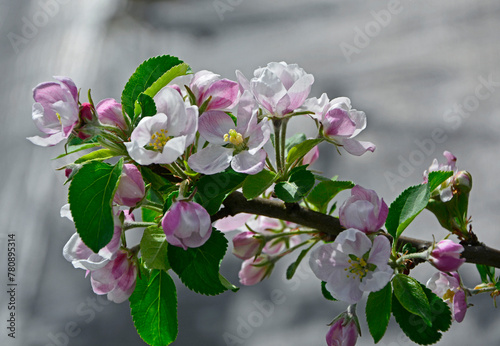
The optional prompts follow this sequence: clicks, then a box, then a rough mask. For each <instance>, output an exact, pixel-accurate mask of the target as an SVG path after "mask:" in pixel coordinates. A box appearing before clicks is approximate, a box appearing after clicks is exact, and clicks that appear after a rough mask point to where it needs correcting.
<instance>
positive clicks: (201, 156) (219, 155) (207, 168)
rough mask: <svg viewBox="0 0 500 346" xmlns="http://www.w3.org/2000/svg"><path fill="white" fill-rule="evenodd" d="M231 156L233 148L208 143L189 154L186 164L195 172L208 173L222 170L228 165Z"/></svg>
mask: <svg viewBox="0 0 500 346" xmlns="http://www.w3.org/2000/svg"><path fill="white" fill-rule="evenodd" d="M232 158H233V149H229V148H224V147H221V146H219V145H209V146H208V147H206V148H203V149H202V150H200V151H198V152H197V153H196V154H194V155H191V156H190V157H189V159H188V164H189V166H190V167H191V169H192V170H194V171H195V172H198V173H202V174H208V175H210V174H215V173H219V172H222V171H224V170H225V169H226V168H227V167H229V163H230V162H231V159H232Z"/></svg>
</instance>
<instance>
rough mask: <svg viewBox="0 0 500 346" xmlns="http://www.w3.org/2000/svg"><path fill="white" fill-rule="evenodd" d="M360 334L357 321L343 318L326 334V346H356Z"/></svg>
mask: <svg viewBox="0 0 500 346" xmlns="http://www.w3.org/2000/svg"><path fill="white" fill-rule="evenodd" d="M343 315H345V313H344V314H343ZM358 334H359V332H358V327H357V326H356V322H355V320H354V319H349V318H346V317H344V316H342V317H340V318H339V319H337V320H336V321H335V322H334V323H333V324H332V325H331V327H330V330H328V333H326V344H327V345H328V346H354V345H356V341H357V340H358Z"/></svg>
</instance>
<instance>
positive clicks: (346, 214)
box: [339, 185, 389, 233]
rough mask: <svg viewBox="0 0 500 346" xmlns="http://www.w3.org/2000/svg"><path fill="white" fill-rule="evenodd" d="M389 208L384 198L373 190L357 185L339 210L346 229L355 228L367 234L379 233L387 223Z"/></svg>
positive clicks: (341, 221)
mask: <svg viewBox="0 0 500 346" xmlns="http://www.w3.org/2000/svg"><path fill="white" fill-rule="evenodd" d="M388 213H389V208H388V207H387V204H386V203H385V202H384V199H383V198H379V197H378V195H377V193H376V192H375V191H373V190H368V189H364V188H362V187H361V186H359V185H356V186H354V187H353V188H352V190H351V197H350V198H349V199H348V200H347V201H345V202H344V204H342V206H341V207H340V209H339V219H340V223H341V224H342V226H344V227H345V228H355V229H358V230H360V231H362V232H365V233H373V232H377V231H378V230H379V229H380V227H382V226H383V225H384V223H385V219H386V218H387V214H388Z"/></svg>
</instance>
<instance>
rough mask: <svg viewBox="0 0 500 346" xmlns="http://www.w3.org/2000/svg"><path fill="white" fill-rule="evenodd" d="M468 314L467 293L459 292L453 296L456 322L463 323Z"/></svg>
mask: <svg viewBox="0 0 500 346" xmlns="http://www.w3.org/2000/svg"><path fill="white" fill-rule="evenodd" d="M466 312H467V301H466V297H465V292H464V291H463V290H459V291H457V292H456V293H455V295H454V296H453V315H454V317H455V321H457V322H458V323H460V322H462V321H463V320H464V317H465V313H466Z"/></svg>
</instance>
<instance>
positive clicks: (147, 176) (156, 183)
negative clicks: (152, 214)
mask: <svg viewBox="0 0 500 346" xmlns="http://www.w3.org/2000/svg"><path fill="white" fill-rule="evenodd" d="M150 167H155V166H154V165H151V166H149V167H146V166H139V169H140V171H141V175H142V177H143V179H144V180H145V181H146V182H147V183H149V184H151V188H152V189H153V190H154V191H164V190H166V189H168V188H170V187H172V186H175V185H174V184H173V183H172V182H170V181H169V180H168V179H167V178H165V177H163V176H161V175H159V174H156V173H155V172H154V171H153V170H152V169H151V168H150ZM165 176H168V177H171V176H172V175H171V174H169V173H165ZM158 203H163V201H161V202H158Z"/></svg>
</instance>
